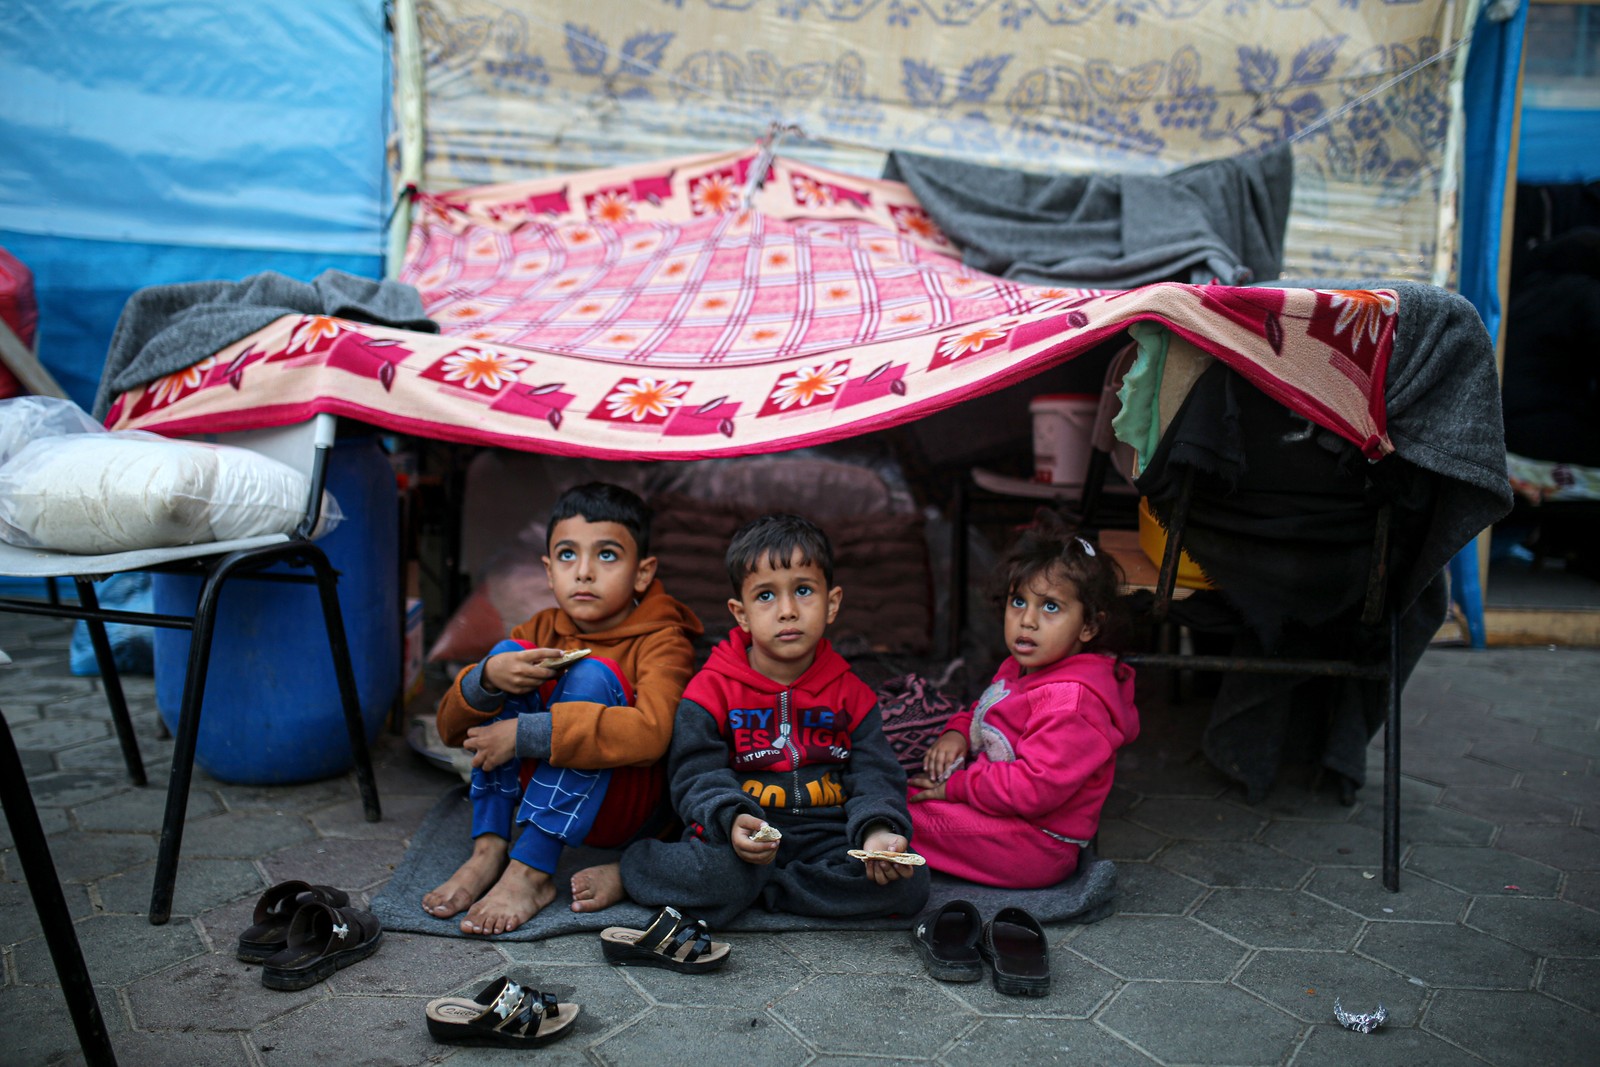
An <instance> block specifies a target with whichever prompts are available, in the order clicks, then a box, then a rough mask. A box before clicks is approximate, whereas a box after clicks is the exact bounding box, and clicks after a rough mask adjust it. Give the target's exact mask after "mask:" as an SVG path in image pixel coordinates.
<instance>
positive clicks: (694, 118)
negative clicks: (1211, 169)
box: [418, 0, 1475, 281]
mask: <svg viewBox="0 0 1600 1067" xmlns="http://www.w3.org/2000/svg"><path fill="white" fill-rule="evenodd" d="M1473 11H1475V7H1474V5H1473V4H1471V3H1468V2H1466V0H1462V2H1459V3H1455V2H1446V0H1416V2H1412V3H1402V2H1391V3H1385V2H1378V0H419V3H418V24H419V27H420V31H421V39H422V50H423V60H424V69H425V79H424V80H425V87H424V106H425V110H426V118H425V123H426V157H425V168H424V182H423V185H424V188H426V189H429V190H433V191H440V190H445V189H451V188H457V187H461V186H467V185H481V184H488V183H493V182H502V181H513V180H521V179H526V178H528V177H532V176H537V175H541V174H549V173H554V172H563V171H572V170H582V169H589V168H593V167H600V166H608V165H615V164H628V163H640V162H646V161H649V160H655V159H663V158H669V157H674V156H680V155H685V154H689V153H693V152H704V151H713V150H717V149H722V148H740V147H743V146H746V145H749V144H751V143H753V142H754V141H755V140H756V139H757V138H758V137H760V136H761V135H763V134H764V133H765V132H766V131H767V129H768V127H769V125H770V124H771V123H772V122H782V123H789V124H793V125H795V126H797V127H799V129H800V130H801V131H802V132H803V135H793V134H791V135H789V136H788V137H786V139H785V140H784V143H783V151H784V152H785V154H787V155H789V156H791V157H794V158H798V159H805V160H809V161H811V162H814V163H819V164H823V165H826V166H830V167H834V168H837V169H840V170H844V171H847V172H850V173H855V174H860V175H863V176H871V175H876V174H877V173H878V172H879V169H880V168H881V166H882V161H883V154H884V152H885V151H887V150H888V149H890V148H904V149H910V150H913V151H919V152H925V153H929V154H943V155H949V156H955V157H961V158H967V159H973V160H977V161H981V162H987V163H997V164H1002V165H1008V166H1016V167H1019V168H1023V169H1033V170H1064V171H1075V172H1081V171H1090V170H1098V171H1142V172H1152V171H1154V172H1160V171H1165V170H1169V169H1172V168H1175V167H1178V166H1182V165H1186V164H1189V163H1193V162H1197V161H1200V160H1205V159H1212V158H1217V157H1220V156H1228V155H1235V154H1238V153H1241V152H1248V151H1251V150H1255V149H1259V148H1261V147H1263V146H1265V145H1269V144H1272V143H1275V142H1277V141H1280V140H1284V139H1289V140H1292V141H1293V142H1294V145H1295V161H1296V167H1295V169H1296V187H1295V199H1294V211H1293V214H1292V217H1291V220H1290V232H1289V240H1288V247H1287V250H1286V263H1285V274H1286V275H1288V276H1291V277H1330V276H1336V277H1383V278H1395V279H1408V280H1418V281H1429V280H1432V273H1433V268H1434V261H1435V256H1436V254H1437V252H1438V251H1439V217H1440V210H1439V204H1440V189H1441V185H1442V184H1444V183H1442V180H1441V178H1442V174H1443V171H1444V168H1443V160H1444V152H1445V146H1446V143H1447V125H1448V117H1449V103H1448V100H1449V94H1448V80H1449V75H1450V71H1451V66H1452V62H1453V58H1454V54H1455V51H1456V50H1457V47H1458V46H1459V45H1460V40H1461V29H1460V27H1461V25H1462V24H1463V23H1465V22H1466V21H1467V19H1468V17H1469V14H1470V13H1471V12H1473ZM1447 241H1448V236H1447ZM1444 251H1445V253H1446V255H1448V253H1449V248H1448V246H1447V247H1446V248H1445V250H1444Z"/></svg>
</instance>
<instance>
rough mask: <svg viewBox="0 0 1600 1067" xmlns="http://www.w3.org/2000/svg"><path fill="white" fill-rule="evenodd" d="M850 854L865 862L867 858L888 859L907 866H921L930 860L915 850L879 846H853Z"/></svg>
mask: <svg viewBox="0 0 1600 1067" xmlns="http://www.w3.org/2000/svg"><path fill="white" fill-rule="evenodd" d="M850 855H852V856H854V857H855V858H856V859H858V860H861V861H862V862H863V863H865V862H866V861H867V860H888V861H889V862H890V863H898V864H901V865H902V866H905V867H921V866H922V865H923V864H924V863H927V862H928V861H927V860H925V859H923V858H922V857H921V856H919V855H917V854H916V853H915V852H886V851H884V850H883V849H879V848H853V849H851V850H850Z"/></svg>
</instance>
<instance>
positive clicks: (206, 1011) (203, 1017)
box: [128, 952, 328, 1031]
mask: <svg viewBox="0 0 1600 1067" xmlns="http://www.w3.org/2000/svg"><path fill="white" fill-rule="evenodd" d="M327 996H328V990H327V988H326V987H324V986H323V985H322V984H321V983H318V984H317V985H314V986H311V987H310V988H309V989H300V990H295V991H292V992H287V991H283V990H277V989H268V988H267V987H265V986H263V985H262V984H261V968H260V967H253V966H249V965H247V964H244V963H240V962H239V961H238V960H237V959H234V957H233V954H232V953H231V952H230V953H228V954H227V955H223V954H221V953H209V954H207V955H204V956H196V957H194V958H193V959H188V960H185V961H183V962H182V963H180V964H177V965H176V966H173V967H168V968H167V969H166V970H164V971H158V972H156V973H155V974H152V975H150V976H149V977H147V978H141V979H140V980H139V981H137V982H134V983H133V984H132V985H130V986H128V1006H129V1008H130V1009H131V1010H132V1011H133V1021H134V1025H135V1026H137V1027H139V1028H140V1029H141V1030H185V1029H193V1028H199V1029H201V1030H222V1031H229V1030H254V1029H255V1028H256V1027H257V1026H259V1025H261V1024H262V1023H265V1022H269V1021H271V1020H273V1019H276V1018H277V1017H278V1016H280V1015H282V1014H283V1013H285V1012H288V1011H293V1010H294V1009H295V1008H298V1007H300V1006H301V1005H302V1004H309V1003H310V1002H311V1001H313V1000H324V999H326V998H327Z"/></svg>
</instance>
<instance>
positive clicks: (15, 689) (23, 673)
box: [6, 655, 97, 744]
mask: <svg viewBox="0 0 1600 1067" xmlns="http://www.w3.org/2000/svg"><path fill="white" fill-rule="evenodd" d="M11 660H12V665H11V667H10V668H9V669H8V671H7V679H6V703H7V704H16V705H17V706H19V707H25V706H27V705H30V704H34V705H44V704H50V703H52V702H54V701H57V700H63V699H65V698H67V697H75V696H82V695H83V694H86V693H94V692H96V690H97V687H96V686H95V684H94V682H92V681H90V680H89V679H87V678H72V677H65V678H63V677H47V676H46V675H44V674H43V673H42V672H40V671H36V670H29V669H28V668H29V667H30V665H31V664H32V663H33V662H36V660H35V659H34V658H33V657H26V658H25V657H23V656H20V655H13V656H12V657H11ZM19 744H20V742H19Z"/></svg>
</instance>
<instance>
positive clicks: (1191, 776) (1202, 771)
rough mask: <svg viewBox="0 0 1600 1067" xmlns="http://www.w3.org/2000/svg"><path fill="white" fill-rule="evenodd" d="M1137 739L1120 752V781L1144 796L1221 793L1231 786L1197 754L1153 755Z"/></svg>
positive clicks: (1208, 797)
mask: <svg viewBox="0 0 1600 1067" xmlns="http://www.w3.org/2000/svg"><path fill="white" fill-rule="evenodd" d="M1142 748H1143V745H1142V744H1141V742H1138V741H1135V742H1134V743H1133V744H1132V745H1130V746H1128V747H1127V748H1125V749H1123V750H1122V752H1121V753H1119V754H1118V756H1117V784H1118V785H1120V786H1122V787H1123V788H1124V789H1129V790H1132V791H1133V792H1135V793H1138V794H1139V795H1141V796H1145V797H1197V798H1201V799H1210V798H1214V797H1219V796H1221V795H1222V794H1223V793H1225V792H1227V791H1228V790H1229V789H1231V788H1232V786H1231V785H1230V784H1229V783H1228V780H1227V779H1226V778H1224V777H1223V776H1222V775H1221V774H1220V773H1218V772H1217V770H1216V769H1215V768H1213V767H1212V766H1211V765H1210V764H1209V763H1206V762H1205V761H1204V760H1203V759H1200V758H1199V756H1198V755H1194V756H1188V757H1184V758H1180V759H1176V760H1165V759H1160V758H1152V757H1151V756H1150V755H1149V754H1147V753H1144V752H1142V751H1141V749H1142Z"/></svg>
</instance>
